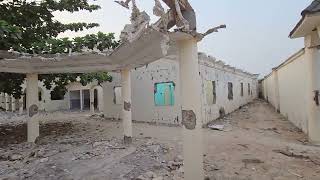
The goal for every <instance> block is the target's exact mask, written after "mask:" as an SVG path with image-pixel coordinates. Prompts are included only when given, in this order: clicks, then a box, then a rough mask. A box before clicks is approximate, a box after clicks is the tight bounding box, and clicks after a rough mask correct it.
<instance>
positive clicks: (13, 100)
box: [11, 95, 16, 112]
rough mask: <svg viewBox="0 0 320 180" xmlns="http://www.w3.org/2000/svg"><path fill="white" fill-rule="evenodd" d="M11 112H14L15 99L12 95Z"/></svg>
mask: <svg viewBox="0 0 320 180" xmlns="http://www.w3.org/2000/svg"><path fill="white" fill-rule="evenodd" d="M11 111H12V112H15V111H16V98H14V97H13V96H12V95H11Z"/></svg>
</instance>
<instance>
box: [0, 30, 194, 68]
mask: <svg viewBox="0 0 320 180" xmlns="http://www.w3.org/2000/svg"><path fill="white" fill-rule="evenodd" d="M190 37H191V36H190V35H188V34H185V33H181V32H174V33H170V34H164V33H161V32H158V31H148V32H147V33H144V34H143V35H142V36H141V37H140V38H139V39H137V40H135V41H133V42H132V43H129V42H125V43H122V44H121V45H120V46H119V47H118V48H117V49H115V50H114V51H113V52H112V53H111V54H110V55H106V54H102V53H72V54H71V55H67V54H63V55H59V54H56V55H43V56H41V55H36V56H35V55H30V56H29V57H28V56H20V57H14V55H12V57H14V58H11V59H10V58H8V53H7V54H6V56H1V54H0V58H1V57H2V58H3V57H6V58H4V59H2V60H0V72H10V73H23V74H28V73H37V74H53V73H87V72H97V71H120V70H121V69H132V68H137V67H141V66H144V65H146V64H149V63H151V62H154V61H156V60H159V59H161V58H164V57H166V56H172V55H176V53H177V51H176V49H177V48H176V41H179V40H183V39H188V38H190Z"/></svg>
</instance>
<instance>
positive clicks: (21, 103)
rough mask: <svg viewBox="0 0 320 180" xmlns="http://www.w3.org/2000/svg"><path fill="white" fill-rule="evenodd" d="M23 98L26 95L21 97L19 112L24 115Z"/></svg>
mask: <svg viewBox="0 0 320 180" xmlns="http://www.w3.org/2000/svg"><path fill="white" fill-rule="evenodd" d="M23 98H24V95H22V96H21V97H20V99H19V114H20V115H22V114H23Z"/></svg>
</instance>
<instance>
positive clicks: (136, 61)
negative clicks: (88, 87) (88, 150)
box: [0, 30, 203, 179]
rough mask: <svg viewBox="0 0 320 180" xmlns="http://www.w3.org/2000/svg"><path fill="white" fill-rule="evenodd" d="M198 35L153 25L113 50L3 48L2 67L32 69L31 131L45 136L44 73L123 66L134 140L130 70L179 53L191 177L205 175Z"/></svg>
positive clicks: (127, 122)
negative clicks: (41, 89)
mask: <svg viewBox="0 0 320 180" xmlns="http://www.w3.org/2000/svg"><path fill="white" fill-rule="evenodd" d="M197 42H198V40H197V39H196V38H194V36H192V35H190V34H188V33H182V32H173V33H169V34H164V33H161V32H159V31H154V30H151V31H148V32H146V33H144V34H143V35H142V36H140V38H138V39H136V40H135V41H133V42H126V43H123V44H121V45H120V46H119V47H118V48H117V49H115V50H114V51H113V52H112V53H110V54H107V53H101V52H99V53H98V52H86V53H69V54H65V55H62V54H59V55H58V54H56V55H25V54H19V53H15V52H6V51H2V52H1V58H2V60H0V72H10V73H21V74H26V82H27V83H26V84H27V87H26V89H27V91H26V92H27V94H26V98H27V112H28V118H29V119H28V120H27V137H28V142H35V141H36V139H37V137H38V136H39V118H38V116H39V112H38V75H39V74H54V73H86V72H96V71H109V72H111V71H112V72H121V79H122V80H121V82H122V97H123V107H122V120H123V127H124V129H123V136H124V143H125V144H130V143H131V142H132V112H131V82H130V70H131V69H134V68H139V67H142V66H144V65H146V64H148V63H151V62H153V61H156V60H158V59H160V58H168V59H171V58H172V56H179V60H180V69H181V71H180V77H181V90H182V92H181V96H182V97H181V99H182V107H181V108H182V112H181V113H182V116H183V125H184V128H183V140H184V141H183V149H184V167H185V178H186V179H203V151H202V148H203V147H202V146H203V144H202V124H201V89H200V87H201V84H200V83H201V81H200V74H199V66H198V49H197Z"/></svg>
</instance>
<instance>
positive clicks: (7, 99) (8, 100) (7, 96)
mask: <svg viewBox="0 0 320 180" xmlns="http://www.w3.org/2000/svg"><path fill="white" fill-rule="evenodd" d="M9 103H10V96H9V95H8V94H7V93H6V94H5V110H6V111H9Z"/></svg>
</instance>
